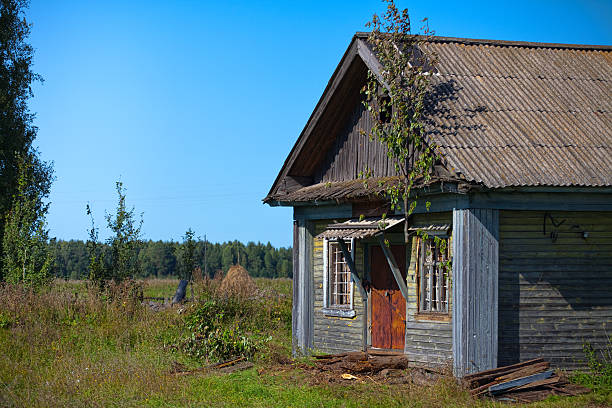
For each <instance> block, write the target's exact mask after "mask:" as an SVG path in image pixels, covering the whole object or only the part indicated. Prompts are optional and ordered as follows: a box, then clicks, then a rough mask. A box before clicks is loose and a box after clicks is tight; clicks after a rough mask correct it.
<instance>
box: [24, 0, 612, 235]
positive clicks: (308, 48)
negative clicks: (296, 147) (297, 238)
mask: <svg viewBox="0 0 612 408" xmlns="http://www.w3.org/2000/svg"><path fill="white" fill-rule="evenodd" d="M397 4H398V5H399V6H400V7H402V8H403V7H407V8H408V9H409V11H410V13H411V17H412V20H413V24H414V25H415V26H418V24H417V21H419V20H421V19H422V18H423V17H429V20H430V27H431V28H433V29H434V30H435V31H436V33H437V34H438V35H443V36H453V37H471V38H490V39H500V40H524V41H541V42H558V43H581V44H608V45H610V44H612V0H607V1H606V0H600V1H596V0H592V1H588V0H582V1H535V0H534V1H518V0H517V1H511V2H504V1H490V0H488V1H479V2H470V1H455V2H453V1H437V2H429V1H421V2H408V1H398V3H397ZM383 10H384V9H383V5H382V3H381V2H379V1H374V0H372V1H301V2H294V1H285V2H272V1H270V2H265V1H262V2H259V1H243V2H238V1H227V2H225V1H215V2H212V1H211V2H208V1H179V0H174V1H155V0H150V1H139V0H130V1H124V0H121V1H115V0H104V1H101V0H100V1H83V0H74V1H61V0H54V1H49V0H32V4H31V7H30V10H29V11H28V14H27V17H28V20H29V21H31V22H32V23H33V24H34V26H33V29H32V35H31V43H32V45H33V46H34V47H35V49H36V55H35V66H34V69H35V71H36V72H38V73H40V74H41V75H42V76H43V77H44V79H45V82H44V84H36V85H35V86H34V93H35V97H34V99H33V100H32V101H31V104H30V107H31V109H32V111H33V112H36V114H37V118H36V125H37V126H38V127H39V132H38V138H37V142H36V143H37V145H38V146H39V149H40V151H41V153H42V157H43V158H44V159H45V160H53V161H54V163H55V175H56V177H57V180H56V181H55V183H54V185H53V189H52V194H51V201H52V204H51V210H50V213H49V216H48V222H49V228H50V235H51V236H52V237H57V238H61V239H70V238H78V239H86V237H87V229H88V227H89V219H88V217H87V216H86V214H85V205H86V203H87V202H89V203H90V204H91V206H92V208H93V210H94V213H95V215H96V223H97V225H98V226H99V227H101V228H100V235H101V237H102V238H105V237H106V236H107V233H106V230H105V228H103V227H104V218H103V216H104V212H105V210H106V211H111V212H112V211H113V208H114V206H115V204H116V194H115V191H114V183H115V181H116V180H118V179H121V180H122V181H123V182H124V185H125V186H126V187H127V201H128V204H129V205H134V206H135V207H136V211H137V212H144V227H143V232H144V237H145V238H151V239H155V240H157V239H174V240H180V239H181V236H182V235H183V234H184V232H185V230H186V229H187V228H189V227H191V228H192V229H194V230H195V231H196V234H197V235H199V236H202V237H203V236H204V234H206V235H207V238H208V239H209V240H210V241H226V240H233V239H238V240H241V241H244V242H247V241H262V242H267V241H270V242H271V243H272V244H273V245H275V246H289V245H291V237H292V232H291V231H292V229H291V225H292V222H291V219H292V211H291V209H290V208H270V207H268V206H266V205H263V204H262V202H261V199H262V198H263V197H264V196H265V195H266V193H267V192H268V190H269V188H270V186H271V184H272V182H273V181H274V178H275V177H276V174H277V173H278V171H279V170H280V168H281V166H282V164H283V161H284V160H285V157H286V156H287V154H288V153H289V151H290V149H291V147H292V146H293V144H294V142H295V140H296V139H297V137H298V135H299V134H300V132H301V130H302V128H303V127H304V125H305V124H306V121H307V120H308V117H309V116H310V114H311V112H312V110H313V109H314V107H315V105H316V103H317V101H318V99H319V97H320V96H321V93H322V92H323V89H324V88H325V85H326V84H327V81H328V80H329V78H330V76H331V74H332V72H333V70H334V69H335V67H336V65H337V64H338V62H339V61H340V58H341V56H342V54H343V53H344V51H345V49H346V47H347V46H348V44H349V41H350V39H351V37H352V35H353V34H354V33H355V31H365V27H364V24H365V22H366V21H368V20H369V19H370V18H371V16H372V13H373V12H381V11H383Z"/></svg>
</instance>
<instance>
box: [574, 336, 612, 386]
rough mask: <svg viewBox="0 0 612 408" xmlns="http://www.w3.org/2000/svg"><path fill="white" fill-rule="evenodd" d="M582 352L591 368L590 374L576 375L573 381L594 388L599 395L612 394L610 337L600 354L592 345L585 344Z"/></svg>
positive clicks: (611, 347) (611, 345)
mask: <svg viewBox="0 0 612 408" xmlns="http://www.w3.org/2000/svg"><path fill="white" fill-rule="evenodd" d="M582 350H583V352H584V355H585V357H586V362H587V365H588V368H589V371H588V372H583V373H576V374H574V375H573V377H572V380H573V381H575V382H578V383H580V384H582V385H584V386H587V387H589V388H592V389H593V390H594V391H595V392H597V393H599V394H607V395H611V394H612V340H611V339H610V337H608V341H607V343H606V344H605V346H604V347H603V348H602V350H600V351H599V352H598V351H596V350H595V349H594V348H593V346H592V345H591V344H590V343H585V344H584V345H583V346H582Z"/></svg>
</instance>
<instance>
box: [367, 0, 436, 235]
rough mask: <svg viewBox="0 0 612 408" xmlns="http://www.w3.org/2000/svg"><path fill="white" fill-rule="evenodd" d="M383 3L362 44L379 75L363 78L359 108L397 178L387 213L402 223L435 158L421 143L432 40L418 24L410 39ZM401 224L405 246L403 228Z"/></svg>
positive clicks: (401, 13)
mask: <svg viewBox="0 0 612 408" xmlns="http://www.w3.org/2000/svg"><path fill="white" fill-rule="evenodd" d="M383 1H384V2H385V3H387V11H386V13H385V14H384V15H383V16H382V18H380V17H378V16H377V15H376V14H375V15H374V16H373V18H372V21H371V22H369V23H368V24H367V26H368V27H371V28H372V31H371V33H370V35H369V37H368V42H369V44H370V45H371V46H372V48H373V50H374V53H375V55H376V57H377V59H378V61H379V62H380V64H381V70H380V72H379V73H373V72H371V71H370V72H368V81H367V84H366V86H364V88H363V93H364V94H365V96H366V99H365V101H364V104H365V107H366V109H367V110H368V111H369V112H370V115H371V118H372V120H373V126H372V128H371V131H370V134H369V136H370V140H376V141H378V142H380V143H382V144H383V145H384V146H385V147H386V149H387V154H388V157H389V158H390V159H391V160H392V162H393V165H394V167H395V171H396V173H397V174H398V175H399V181H398V182H397V183H391V184H389V185H388V186H387V188H386V192H387V195H388V196H389V198H390V201H391V209H392V210H399V209H400V207H403V210H404V214H405V216H406V220H408V218H409V216H410V215H411V214H412V212H413V211H414V209H415V207H416V204H417V197H416V194H415V192H414V191H413V188H414V187H415V184H418V185H423V184H426V183H427V182H429V181H430V180H431V177H432V175H433V170H434V164H435V163H436V160H437V159H438V158H439V154H438V151H437V148H436V146H435V145H433V144H432V143H431V142H430V141H429V140H427V138H426V137H425V121H424V115H425V113H426V112H425V99H426V96H427V93H428V92H429V91H430V78H431V73H432V72H433V70H434V69H435V65H436V57H435V56H434V55H428V54H427V53H426V52H425V49H426V47H425V45H426V43H427V41H429V36H430V35H431V34H432V33H431V32H430V31H429V29H428V27H427V25H426V22H427V20H426V19H425V20H423V21H424V23H425V26H424V32H423V33H421V34H416V35H415V34H412V28H411V24H410V17H409V15H408V10H407V9H403V10H399V9H398V8H397V7H396V6H395V4H394V2H393V0H383ZM366 173H367V169H366ZM366 178H367V177H366ZM366 182H367V180H366ZM427 206H429V205H428V203H427ZM404 224H405V230H404V233H405V240H406V243H408V241H409V233H408V222H405V223H404Z"/></svg>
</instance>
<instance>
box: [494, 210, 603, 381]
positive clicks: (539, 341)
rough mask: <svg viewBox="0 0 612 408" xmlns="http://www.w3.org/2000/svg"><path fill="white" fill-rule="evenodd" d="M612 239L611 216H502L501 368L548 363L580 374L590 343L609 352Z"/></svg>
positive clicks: (564, 213) (560, 213)
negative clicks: (538, 360)
mask: <svg viewBox="0 0 612 408" xmlns="http://www.w3.org/2000/svg"><path fill="white" fill-rule="evenodd" d="M547 214H548V215H547ZM545 216H546V219H545ZM548 216H551V217H552V218H553V219H554V220H555V224H557V225H558V226H557V227H555V225H553V224H552V223H551V222H550V218H549V217H548ZM561 222H562V224H560V225H559V223H561ZM544 226H546V234H545V233H544ZM585 231H586V232H588V233H589V235H588V237H587V238H586V239H585V238H583V237H582V233H583V232H585ZM551 232H554V233H555V234H556V236H557V240H556V241H554V242H553V237H551V235H550V233H551ZM610 235H612V212H573V211H572V212H570V211H554V212H551V213H546V212H544V211H501V212H500V271H499V311H498V313H499V324H500V329H499V352H498V359H499V364H500V365H502V364H511V363H514V362H517V361H519V360H520V361H522V360H527V359H530V358H535V357H543V358H545V359H547V360H548V361H550V362H551V364H552V365H553V366H554V367H560V368H565V369H569V370H573V369H580V368H584V366H585V357H584V353H583V351H582V346H583V345H584V344H585V343H590V344H591V345H592V346H593V347H594V348H595V349H596V350H601V349H603V348H604V347H605V345H606V344H607V342H608V341H609V340H608V337H607V336H608V335H609V333H610V327H612V245H610V243H609V242H608V237H609V236H610Z"/></svg>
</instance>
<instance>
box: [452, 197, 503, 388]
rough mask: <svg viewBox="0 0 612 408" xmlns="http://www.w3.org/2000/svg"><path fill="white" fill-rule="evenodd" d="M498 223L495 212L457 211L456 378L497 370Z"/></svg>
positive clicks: (454, 352)
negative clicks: (492, 369) (477, 372)
mask: <svg viewBox="0 0 612 408" xmlns="http://www.w3.org/2000/svg"><path fill="white" fill-rule="evenodd" d="M498 223H499V212H498V211H497V210H492V209H477V208H476V209H467V210H454V211H453V242H452V245H453V289H452V290H453V319H452V336H453V339H452V345H453V349H452V353H453V369H454V372H455V375H457V376H459V377H461V376H463V375H465V374H469V373H472V372H476V371H480V370H486V369H490V368H494V367H497V341H498V335H497V330H498V322H497V319H498V316H497V308H496V302H497V299H498V297H497V292H498Z"/></svg>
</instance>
